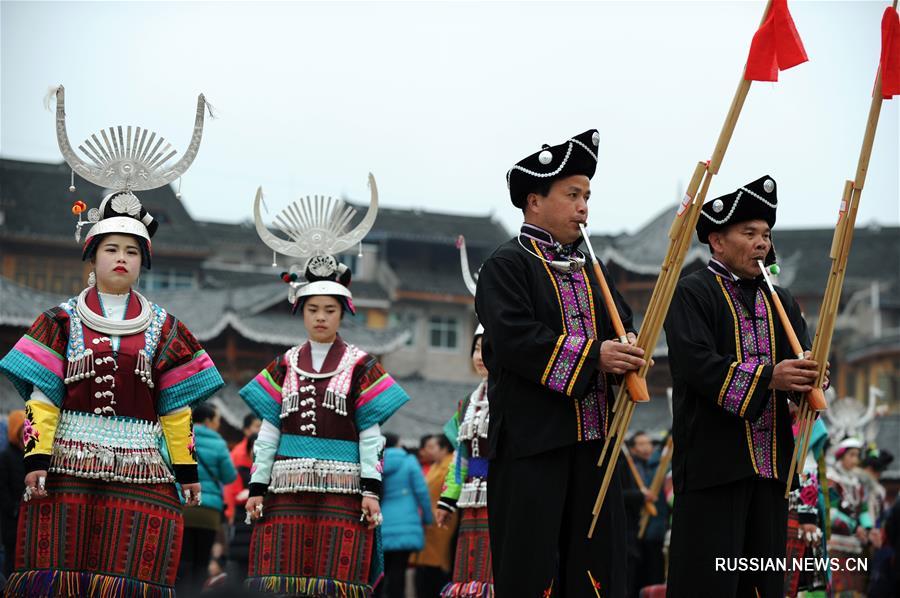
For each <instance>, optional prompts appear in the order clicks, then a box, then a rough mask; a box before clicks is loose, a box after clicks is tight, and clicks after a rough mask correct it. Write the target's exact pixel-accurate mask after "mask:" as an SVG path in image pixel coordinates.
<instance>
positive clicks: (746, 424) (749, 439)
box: [744, 421, 759, 475]
mask: <svg viewBox="0 0 900 598" xmlns="http://www.w3.org/2000/svg"><path fill="white" fill-rule="evenodd" d="M744 427H745V428H746V429H747V449H749V451H750V463H751V464H752V465H753V471H754V472H756V475H759V468H758V467H757V466H756V457H755V456H754V455H753V438H752V436H751V435H750V422H747V421H745V422H744Z"/></svg>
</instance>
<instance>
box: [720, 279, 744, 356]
mask: <svg viewBox="0 0 900 598" xmlns="http://www.w3.org/2000/svg"><path fill="white" fill-rule="evenodd" d="M716 282H718V283H719V288H720V289H722V294H723V295H725V302H726V303H728V308H729V309H730V310H731V318H732V321H733V322H734V347H735V350H736V351H737V360H738V362H740V361H743V355H742V354H741V331H740V327H739V325H738V317H737V312H736V311H734V303H732V302H731V295H729V294H728V291H727V290H725V285H724V284H722V279H721V278H720V277H719V275H716Z"/></svg>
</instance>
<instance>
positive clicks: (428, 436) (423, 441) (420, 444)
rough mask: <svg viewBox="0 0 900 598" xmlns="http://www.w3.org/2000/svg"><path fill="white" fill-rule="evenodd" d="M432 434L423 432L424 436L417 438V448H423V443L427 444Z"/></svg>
mask: <svg viewBox="0 0 900 598" xmlns="http://www.w3.org/2000/svg"><path fill="white" fill-rule="evenodd" d="M432 436H434V434H425V436H422V437H421V438H419V449H423V448H425V445H426V444H428V441H429V440H431V437H432Z"/></svg>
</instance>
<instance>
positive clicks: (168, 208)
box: [0, 158, 210, 256]
mask: <svg viewBox="0 0 900 598" xmlns="http://www.w3.org/2000/svg"><path fill="white" fill-rule="evenodd" d="M70 173H71V171H70V170H69V167H68V166H66V164H65V163H63V164H46V163H40V162H26V161H21V160H10V159H7V158H0V181H3V193H2V195H0V211H2V212H3V218H2V219H0V237H6V238H14V239H22V240H35V241H43V242H51V243H66V244H71V245H72V247H73V252H75V251H77V249H76V245H75V239H74V232H75V222H76V219H75V217H74V216H72V211H71V209H72V203H73V202H74V201H75V200H77V199H80V200H82V201H84V202H85V203H86V204H87V205H88V207H91V208H94V207H98V206H99V205H100V200H102V199H103V194H104V190H103V189H102V188H100V187H98V186H96V185H94V184H92V183H89V182H87V181H85V180H84V179H81V178H80V177H78V176H76V177H75V186H76V189H77V191H76V192H75V193H70V192H69V177H70ZM137 195H138V197H139V199H140V200H141V203H142V204H143V205H144V207H145V208H147V210H148V211H149V212H150V214H152V215H153V217H154V218H156V219H157V220H158V221H159V230H158V231H157V233H156V234H155V235H154V236H153V248H154V251H155V252H156V253H158V254H160V255H167V254H176V253H189V254H196V255H198V256H205V255H207V254H208V253H209V251H210V246H209V244H208V243H207V242H206V236H205V235H203V234H202V233H201V231H200V229H199V227H198V226H197V225H196V223H195V222H194V220H193V219H192V218H191V217H190V215H189V214H188V212H187V210H186V209H185V207H184V205H183V204H182V203H181V201H179V200H178V199H177V198H176V197H175V192H174V191H173V190H172V188H171V187H170V186H168V185H166V186H164V187H159V188H157V189H150V190H148V191H140V192H138V193H137ZM84 232H85V233H86V232H87V231H86V230H85V231H84Z"/></svg>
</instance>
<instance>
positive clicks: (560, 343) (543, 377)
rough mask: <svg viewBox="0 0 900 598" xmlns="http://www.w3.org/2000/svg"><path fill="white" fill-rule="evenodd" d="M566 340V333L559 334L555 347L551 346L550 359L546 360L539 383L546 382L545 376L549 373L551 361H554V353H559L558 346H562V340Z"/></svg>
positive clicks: (551, 366) (551, 365)
mask: <svg viewBox="0 0 900 598" xmlns="http://www.w3.org/2000/svg"><path fill="white" fill-rule="evenodd" d="M564 340H566V335H565V334H563V335H560V337H559V338H558V339H557V340H556V347H554V348H553V354H552V355H551V356H550V361H548V362H547V368H546V369H545V370H544V375H543V376H541V384H545V383H546V382H547V376H549V375H550V370H552V369H553V362H554V361H556V354H557V353H559V348H560V347H562V344H563V341H564Z"/></svg>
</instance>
